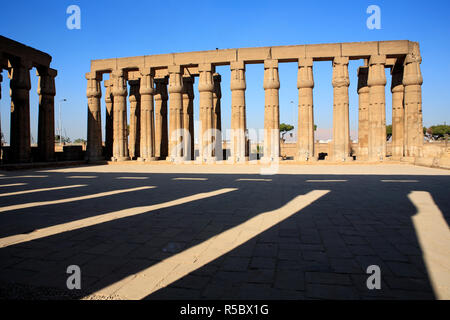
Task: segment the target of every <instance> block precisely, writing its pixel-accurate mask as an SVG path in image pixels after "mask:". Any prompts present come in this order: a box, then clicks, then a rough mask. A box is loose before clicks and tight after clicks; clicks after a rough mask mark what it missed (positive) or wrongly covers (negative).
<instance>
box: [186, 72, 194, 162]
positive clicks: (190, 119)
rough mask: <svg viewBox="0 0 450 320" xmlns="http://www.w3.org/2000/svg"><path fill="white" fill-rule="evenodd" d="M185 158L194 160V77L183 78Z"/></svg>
mask: <svg viewBox="0 0 450 320" xmlns="http://www.w3.org/2000/svg"><path fill="white" fill-rule="evenodd" d="M183 129H184V133H183V158H184V160H194V152H195V150H194V77H183Z"/></svg>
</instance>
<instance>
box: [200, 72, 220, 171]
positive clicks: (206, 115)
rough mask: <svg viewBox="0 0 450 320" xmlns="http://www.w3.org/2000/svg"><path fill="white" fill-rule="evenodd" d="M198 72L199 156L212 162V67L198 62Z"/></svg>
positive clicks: (203, 160)
mask: <svg viewBox="0 0 450 320" xmlns="http://www.w3.org/2000/svg"><path fill="white" fill-rule="evenodd" d="M198 70H199V72H200V77H199V83H198V91H199V92H200V126H201V128H200V135H199V149H200V153H199V157H200V160H201V161H202V162H213V161H215V160H216V159H215V156H214V154H213V148H214V140H213V132H212V131H213V130H212V129H213V128H214V126H213V122H214V115H213V111H214V110H213V91H214V81H213V72H214V70H213V67H212V65H211V64H200V65H199V66H198Z"/></svg>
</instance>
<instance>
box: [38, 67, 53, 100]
mask: <svg viewBox="0 0 450 320" xmlns="http://www.w3.org/2000/svg"><path fill="white" fill-rule="evenodd" d="M36 73H37V75H38V76H39V80H38V81H39V83H38V88H37V93H38V94H39V95H48V96H55V94H56V88H55V77H56V75H57V74H58V72H57V71H56V70H55V69H50V68H45V69H40V70H39V69H37V70H36Z"/></svg>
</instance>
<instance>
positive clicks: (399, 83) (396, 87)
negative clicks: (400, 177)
mask: <svg viewBox="0 0 450 320" xmlns="http://www.w3.org/2000/svg"><path fill="white" fill-rule="evenodd" d="M391 74H392V81H391V92H392V143H391V149H392V158H394V159H400V158H402V157H403V156H404V149H403V147H404V141H403V134H404V122H405V108H404V105H403V98H404V90H405V88H404V86H403V64H395V65H394V67H393V68H392V71H391Z"/></svg>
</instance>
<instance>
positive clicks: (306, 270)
mask: <svg viewBox="0 0 450 320" xmlns="http://www.w3.org/2000/svg"><path fill="white" fill-rule="evenodd" d="M259 172H260V167H259V166H256V165H237V166H231V165H177V166H173V165H165V164H158V165H138V164H136V163H131V164H123V165H101V166H80V167H73V168H65V169H45V170H26V171H14V172H1V173H0V297H1V298H28V299H69V298H84V299H289V300H297V299H380V298H381V299H437V298H446V299H448V298H449V295H448V292H449V290H448V288H449V284H450V281H449V275H450V271H449V270H450V269H449V268H450V263H449V257H450V238H449V229H448V223H449V220H450V216H449V214H450V210H449V209H450V197H449V196H448V190H449V187H450V171H446V170H440V169H432V168H425V167H415V166H411V165H406V164H405V165H400V164H399V165H387V164H386V165H356V164H354V165H340V166H334V165H305V166H300V165H282V166H280V167H279V170H278V173H277V174H275V175H260V174H259ZM62 187H64V188H62ZM31 190H33V192H31ZM23 191H28V192H23ZM69 265H78V266H79V267H80V269H81V286H82V288H81V290H72V291H70V290H68V289H67V286H66V280H67V278H68V277H69V274H67V273H66V269H67V267H68V266H69ZM370 265H378V266H379V267H380V269H381V289H380V290H369V289H368V288H367V285H366V281H367V278H368V277H369V275H368V274H367V273H366V269H367V267H368V266H370Z"/></svg>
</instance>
